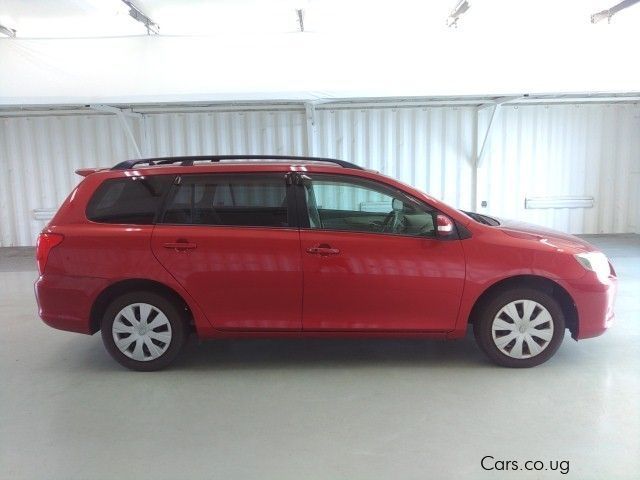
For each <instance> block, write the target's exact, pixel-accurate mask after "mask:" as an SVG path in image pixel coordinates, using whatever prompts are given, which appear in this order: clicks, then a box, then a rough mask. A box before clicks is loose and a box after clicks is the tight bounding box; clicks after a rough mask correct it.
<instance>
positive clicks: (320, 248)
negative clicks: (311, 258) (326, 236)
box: [307, 243, 340, 256]
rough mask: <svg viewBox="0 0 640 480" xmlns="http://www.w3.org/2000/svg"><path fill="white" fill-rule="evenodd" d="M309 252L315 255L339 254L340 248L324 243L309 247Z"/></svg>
mask: <svg viewBox="0 0 640 480" xmlns="http://www.w3.org/2000/svg"><path fill="white" fill-rule="evenodd" d="M307 253H311V254H313V255H322V256H324V255H338V254H339V253H340V250H338V249H337V248H332V247H331V246H330V245H327V244H326V243H322V244H320V245H316V246H315V247H310V248H307Z"/></svg>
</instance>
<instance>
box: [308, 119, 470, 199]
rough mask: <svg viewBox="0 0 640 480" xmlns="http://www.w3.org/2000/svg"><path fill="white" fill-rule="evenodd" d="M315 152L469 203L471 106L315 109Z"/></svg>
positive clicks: (444, 196) (441, 197) (426, 190)
mask: <svg viewBox="0 0 640 480" xmlns="http://www.w3.org/2000/svg"><path fill="white" fill-rule="evenodd" d="M316 118H317V124H318V143H319V145H318V147H319V151H318V155H319V156H326V157H334V158H340V159H343V160H347V161H350V162H354V163H357V164H359V165H362V166H364V167H367V168H372V169H375V170H379V171H380V172H382V173H384V174H387V175H390V176H392V177H394V178H397V179H399V180H401V181H403V182H406V183H409V184H411V185H414V186H416V187H418V188H420V189H421V190H423V191H425V192H428V193H430V194H431V195H433V196H435V197H437V198H440V199H442V200H444V201H445V202H448V203H450V204H451V205H456V206H458V207H460V208H471V202H472V199H471V192H472V191H471V188H470V185H471V181H472V172H473V169H472V165H473V155H474V144H473V135H474V122H475V109H474V108H471V107H467V108H463V107H431V108H426V107H425V108H366V109H363V108H360V109H340V110H338V109H336V110H331V109H320V110H317V111H316Z"/></svg>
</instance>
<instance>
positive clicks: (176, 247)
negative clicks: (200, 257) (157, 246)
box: [162, 242, 198, 251]
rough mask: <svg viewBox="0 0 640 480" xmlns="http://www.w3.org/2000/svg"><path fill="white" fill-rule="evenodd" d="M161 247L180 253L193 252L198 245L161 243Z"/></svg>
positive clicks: (190, 243)
mask: <svg viewBox="0 0 640 480" xmlns="http://www.w3.org/2000/svg"><path fill="white" fill-rule="evenodd" d="M162 246H163V247H164V248H172V249H173V250H176V251H181V250H193V249H194V248H196V247H197V246H198V244H196V243H192V242H168V243H163V244H162Z"/></svg>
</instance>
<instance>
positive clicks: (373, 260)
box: [297, 173, 465, 331]
mask: <svg viewBox="0 0 640 480" xmlns="http://www.w3.org/2000/svg"><path fill="white" fill-rule="evenodd" d="M301 178H302V181H301V182H299V183H301V184H302V185H301V186H298V187H297V188H299V189H303V190H304V195H300V197H302V198H304V199H305V200H306V202H302V203H306V207H305V210H306V212H307V217H308V221H307V222H308V228H302V229H301V231H300V240H301V246H302V262H303V269H304V303H303V329H304V330H305V331H321V330H322V331H347V330H349V331H372V330H374V331H444V330H450V329H452V328H453V327H454V325H455V321H456V316H457V314H458V308H459V306H460V298H461V296H462V289H463V283H464V276H465V263H464V255H463V251H462V247H461V245H460V241H459V240H457V239H454V240H442V239H437V238H436V235H435V227H434V225H435V223H434V218H435V214H436V212H435V211H434V210H433V209H431V208H430V207H429V206H428V205H424V204H422V203H421V202H419V201H417V200H415V199H413V198H412V197H409V196H407V195H405V194H403V193H402V192H400V191H398V190H395V189H393V188H391V187H388V186H385V185H383V184H381V183H378V182H373V181H369V180H363V179H359V178H358V177H353V176H348V175H325V174H311V173H309V174H308V175H304V176H303V177H301Z"/></svg>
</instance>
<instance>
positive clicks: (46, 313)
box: [35, 275, 106, 334]
mask: <svg viewBox="0 0 640 480" xmlns="http://www.w3.org/2000/svg"><path fill="white" fill-rule="evenodd" d="M105 284H106V281H105V280H104V279H101V278H92V277H69V276H63V275H42V276H40V278H38V280H36V283H35V293H36V300H37V301H38V313H39V315H40V318H42V320H43V321H44V323H46V324H47V325H49V326H50V327H53V328H57V329H58V330H67V331H69V332H78V333H86V334H91V333H93V332H92V331H91V322H90V317H91V307H92V305H93V301H94V299H95V298H96V296H97V293H98V292H100V291H101V290H102V288H104V287H105V286H106V285H105Z"/></svg>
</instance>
